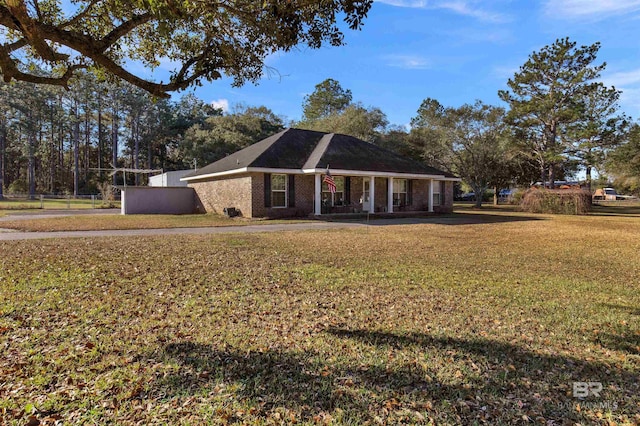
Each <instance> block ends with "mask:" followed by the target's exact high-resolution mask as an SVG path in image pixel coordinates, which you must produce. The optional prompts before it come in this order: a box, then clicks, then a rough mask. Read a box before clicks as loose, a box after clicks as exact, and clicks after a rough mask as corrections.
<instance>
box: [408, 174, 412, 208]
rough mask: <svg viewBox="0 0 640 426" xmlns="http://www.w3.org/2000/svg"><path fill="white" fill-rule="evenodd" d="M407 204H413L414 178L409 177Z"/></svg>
mask: <svg viewBox="0 0 640 426" xmlns="http://www.w3.org/2000/svg"><path fill="white" fill-rule="evenodd" d="M407 205H408V206H412V205H413V180H411V179H407Z"/></svg>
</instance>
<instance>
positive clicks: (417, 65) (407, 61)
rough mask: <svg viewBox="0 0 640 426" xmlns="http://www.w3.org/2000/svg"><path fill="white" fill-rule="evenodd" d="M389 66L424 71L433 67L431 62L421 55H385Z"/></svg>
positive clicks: (384, 58) (384, 57)
mask: <svg viewBox="0 0 640 426" xmlns="http://www.w3.org/2000/svg"><path fill="white" fill-rule="evenodd" d="M382 59H383V60H385V61H386V63H387V65H389V66H392V67H397V68H404V69H409V70H424V69H427V68H430V67H431V64H430V63H429V61H428V60H427V59H426V58H424V57H422V56H419V55H385V56H383V57H382Z"/></svg>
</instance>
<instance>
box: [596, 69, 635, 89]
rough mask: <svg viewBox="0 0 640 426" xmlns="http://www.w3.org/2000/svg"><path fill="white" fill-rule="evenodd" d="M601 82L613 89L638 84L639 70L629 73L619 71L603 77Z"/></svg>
mask: <svg viewBox="0 0 640 426" xmlns="http://www.w3.org/2000/svg"><path fill="white" fill-rule="evenodd" d="M603 80H604V81H605V82H606V83H607V84H608V85H612V86H615V87H624V86H628V85H630V84H637V83H640V68H639V69H636V70H631V71H621V72H615V73H613V74H609V75H607V76H603Z"/></svg>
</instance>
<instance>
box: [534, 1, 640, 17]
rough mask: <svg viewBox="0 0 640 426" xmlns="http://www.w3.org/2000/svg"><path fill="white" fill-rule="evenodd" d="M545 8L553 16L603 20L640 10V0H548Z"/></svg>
mask: <svg viewBox="0 0 640 426" xmlns="http://www.w3.org/2000/svg"><path fill="white" fill-rule="evenodd" d="M544 9H545V13H546V14H547V15H548V16H550V17H553V18H561V19H577V20H580V19H587V20H601V19H605V18H607V17H610V16H614V15H626V14H629V13H634V12H638V11H640V0H546V1H545V4H544Z"/></svg>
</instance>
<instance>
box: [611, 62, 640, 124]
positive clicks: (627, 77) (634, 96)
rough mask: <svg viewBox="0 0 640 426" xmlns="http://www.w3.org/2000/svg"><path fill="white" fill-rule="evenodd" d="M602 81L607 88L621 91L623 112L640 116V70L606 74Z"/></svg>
mask: <svg viewBox="0 0 640 426" xmlns="http://www.w3.org/2000/svg"><path fill="white" fill-rule="evenodd" d="M602 81H603V83H604V84H605V85H607V86H614V87H615V88H616V89H618V90H621V91H622V94H621V95H620V105H621V106H622V110H623V111H624V112H626V113H627V114H631V115H632V116H637V115H638V114H640V68H638V69H634V70H630V71H618V72H614V73H611V74H608V73H605V74H604V75H603V76H602Z"/></svg>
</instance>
